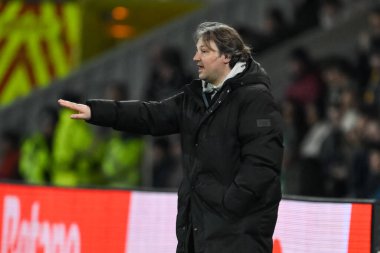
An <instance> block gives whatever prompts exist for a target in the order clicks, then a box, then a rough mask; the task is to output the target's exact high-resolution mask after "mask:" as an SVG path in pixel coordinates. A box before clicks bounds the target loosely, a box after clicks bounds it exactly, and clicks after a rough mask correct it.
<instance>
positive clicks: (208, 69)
mask: <svg viewBox="0 0 380 253" xmlns="http://www.w3.org/2000/svg"><path fill="white" fill-rule="evenodd" d="M193 60H194V61H195V62H196V63H197V66H198V75H199V78H200V79H202V80H205V81H206V82H209V83H212V84H215V85H218V84H220V83H221V82H222V81H223V80H224V78H225V77H226V76H227V75H228V73H229V72H230V70H231V69H230V67H229V65H228V63H229V61H230V59H229V58H228V57H226V56H225V55H221V54H220V52H219V49H218V47H217V46H216V44H215V42H214V41H210V45H209V46H207V44H206V43H204V41H203V40H202V38H200V39H199V40H198V42H197V45H196V52H195V55H194V57H193Z"/></svg>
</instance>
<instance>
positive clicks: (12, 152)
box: [0, 130, 20, 180]
mask: <svg viewBox="0 0 380 253" xmlns="http://www.w3.org/2000/svg"><path fill="white" fill-rule="evenodd" d="M19 141H20V135H19V133H17V132H15V131H12V130H6V131H4V132H3V133H1V135H0V180H4V179H5V180H7V179H8V180H19V179H20V176H19V173H18V166H19V157H20V147H19V144H20V143H19Z"/></svg>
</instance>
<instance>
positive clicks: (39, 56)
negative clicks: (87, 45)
mask: <svg viewBox="0 0 380 253" xmlns="http://www.w3.org/2000/svg"><path fill="white" fill-rule="evenodd" d="M80 23H81V19H80V11H79V5H78V4H77V3H76V2H71V1H64V2H62V3H55V2H52V1H41V2H35V3H33V2H29V3H28V2H24V1H6V2H0V55H1V57H0V106H1V105H5V104H8V103H10V102H12V101H13V100H14V99H15V98H17V97H20V96H23V95H26V94H28V93H29V92H30V91H31V90H32V89H33V88H35V87H41V86H46V85H47V84H48V83H50V82H51V81H52V80H54V79H56V78H59V77H62V76H64V75H66V74H67V73H68V72H69V71H70V70H71V69H73V68H74V67H75V66H76V65H77V64H78V63H79V59H80V57H79V54H80V26H81V25H80Z"/></svg>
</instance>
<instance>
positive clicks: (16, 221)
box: [0, 185, 130, 253]
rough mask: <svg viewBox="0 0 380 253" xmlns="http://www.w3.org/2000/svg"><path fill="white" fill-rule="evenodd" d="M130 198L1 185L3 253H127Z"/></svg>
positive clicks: (99, 192) (114, 193)
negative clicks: (125, 252) (125, 250)
mask: <svg viewBox="0 0 380 253" xmlns="http://www.w3.org/2000/svg"><path fill="white" fill-rule="evenodd" d="M129 200H130V192H128V191H107V190H83V189H82V190H78V189H75V190H73V189H64V188H47V187H28V186H13V185H0V217H1V221H0V225H1V226H0V227H1V231H0V242H1V246H0V252H1V253H8V252H28V253H32V252H65V253H66V252H67V253H79V252H115V253H116V252H124V249H125V242H126V236H127V235H126V231H127V227H126V226H127V220H128V213H129Z"/></svg>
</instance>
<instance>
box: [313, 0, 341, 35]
mask: <svg viewBox="0 0 380 253" xmlns="http://www.w3.org/2000/svg"><path fill="white" fill-rule="evenodd" d="M346 18H347V13H346V12H345V8H344V4H343V2H342V1H340V0H323V1H322V3H321V6H320V10H319V25H320V26H321V27H322V28H323V29H325V30H330V29H332V28H334V27H335V26H336V25H338V24H340V23H341V22H343V21H344V20H345V19H346Z"/></svg>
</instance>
